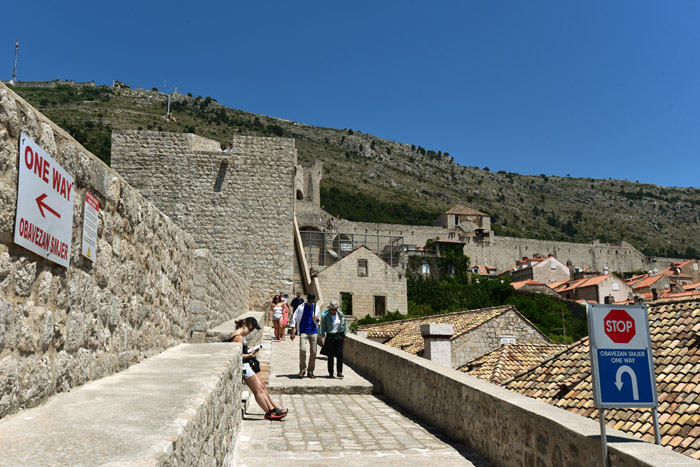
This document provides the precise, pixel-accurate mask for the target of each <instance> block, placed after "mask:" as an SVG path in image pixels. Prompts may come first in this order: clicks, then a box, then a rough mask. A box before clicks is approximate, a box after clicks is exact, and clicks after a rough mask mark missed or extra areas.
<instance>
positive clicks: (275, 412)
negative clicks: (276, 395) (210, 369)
mask: <svg viewBox="0 0 700 467" xmlns="http://www.w3.org/2000/svg"><path fill="white" fill-rule="evenodd" d="M254 329H260V325H258V321H257V320H256V319H255V318H253V317H248V318H245V319H239V320H238V321H236V330H235V331H234V332H233V334H231V337H230V339H231V340H232V341H233V342H239V343H241V344H242V345H243V352H242V355H241V357H242V358H243V381H245V384H247V385H248V387H249V388H250V390H251V392H252V393H253V396H254V397H255V401H256V402H257V403H258V405H259V406H260V408H261V409H263V410H264V411H265V420H282V419H283V418H284V417H286V416H287V412H288V410H287V409H282V408H280V406H279V405H277V404H275V403H274V402H273V400H272V398H271V397H270V393H268V392H267V388H266V387H265V383H263V382H262V380H261V379H260V378H258V375H257V374H255V371H254V370H253V365H254V363H253V360H254V359H255V354H256V353H258V350H259V349H255V350H251V349H248V342H247V341H246V336H248V334H250V333H251V332H253V330H254ZM255 361H257V359H255ZM258 365H259V364H258ZM258 371H259V370H258Z"/></svg>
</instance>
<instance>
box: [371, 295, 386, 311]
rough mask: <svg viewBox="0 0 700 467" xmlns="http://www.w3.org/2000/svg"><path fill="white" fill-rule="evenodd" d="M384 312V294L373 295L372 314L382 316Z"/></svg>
mask: <svg viewBox="0 0 700 467" xmlns="http://www.w3.org/2000/svg"><path fill="white" fill-rule="evenodd" d="M385 313H386V297H385V296H384V295H375V296H374V316H384V314H385Z"/></svg>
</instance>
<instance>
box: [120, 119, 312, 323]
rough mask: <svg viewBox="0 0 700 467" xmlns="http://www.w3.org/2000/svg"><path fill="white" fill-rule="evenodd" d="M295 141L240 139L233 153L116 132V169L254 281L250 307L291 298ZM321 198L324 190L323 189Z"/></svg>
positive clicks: (189, 141)
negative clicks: (280, 297)
mask: <svg viewBox="0 0 700 467" xmlns="http://www.w3.org/2000/svg"><path fill="white" fill-rule="evenodd" d="M295 165H296V149H295V146H294V140H292V139H286V138H256V137H249V136H235V137H234V138H233V152H220V151H219V145H218V143H217V142H216V141H211V140H207V139H204V138H201V137H197V136H195V135H191V134H180V133H158V132H150V131H117V132H114V133H113V134H112V167H113V168H114V169H115V170H116V171H117V172H118V173H119V174H120V175H122V176H123V177H124V178H125V179H126V180H128V181H129V183H131V184H132V185H133V186H134V187H136V188H137V189H138V190H139V192H140V193H142V194H143V195H144V196H145V197H146V198H147V199H149V200H152V202H153V203H154V204H155V205H156V206H157V207H158V208H159V209H162V210H163V211H164V212H165V213H167V214H168V215H169V216H170V217H171V218H172V220H173V221H174V222H175V223H176V224H177V225H179V226H180V227H182V228H183V229H185V230H186V231H187V232H189V233H190V234H191V235H192V236H193V237H194V241H195V243H196V244H197V245H200V246H205V247H206V248H208V249H209V250H211V252H212V254H214V255H215V256H216V257H217V258H219V259H220V260H221V261H223V262H224V263H225V264H226V265H227V266H228V267H229V268H231V269H232V270H234V271H238V272H239V274H240V275H241V276H245V277H251V278H255V281H254V282H251V283H250V289H249V304H250V309H252V310H256V311H261V310H267V309H268V308H269V304H270V301H271V298H272V296H273V295H274V294H276V293H278V292H279V291H280V290H282V291H285V292H287V293H288V294H291V293H292V288H293V285H292V277H293V270H294V261H295V258H296V256H295V252H294V244H293V225H294V223H293V218H294V178H295V177H296V176H297V173H296V171H295ZM316 192H318V188H316Z"/></svg>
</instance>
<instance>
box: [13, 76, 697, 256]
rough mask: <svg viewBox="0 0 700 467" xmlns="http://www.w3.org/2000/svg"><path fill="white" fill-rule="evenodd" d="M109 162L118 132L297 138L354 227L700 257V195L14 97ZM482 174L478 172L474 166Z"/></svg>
mask: <svg viewBox="0 0 700 467" xmlns="http://www.w3.org/2000/svg"><path fill="white" fill-rule="evenodd" d="M13 89H14V90H15V92H17V93H18V94H19V95H21V96H22V97H24V98H25V99H26V100H27V101H29V102H30V103H31V104H32V105H34V106H35V107H37V108H38V109H39V110H40V111H41V112H43V113H44V114H45V115H47V116H48V117H49V118H51V119H52V120H53V121H55V122H56V123H58V124H59V125H61V126H62V127H63V128H64V129H65V130H67V131H68V132H69V133H71V134H72V135H73V136H74V137H75V138H76V139H77V140H78V141H80V142H81V143H82V144H83V145H84V146H85V147H86V148H87V149H88V150H90V151H91V152H93V153H94V154H95V155H97V156H99V157H100V158H102V159H103V160H104V161H105V162H107V163H109V161H110V148H111V139H110V135H111V131H112V130H113V129H144V130H145V129H152V130H158V131H171V132H192V133H196V134H198V135H201V136H204V137H207V138H211V139H214V140H217V141H220V142H221V143H225V142H228V141H230V139H231V136H232V135H234V134H241V135H259V136H283V137H289V138H295V139H296V144H297V148H298V154H299V162H300V163H302V164H305V165H307V164H310V163H312V162H313V161H314V160H322V161H323V163H324V181H323V184H322V187H321V189H322V202H321V204H323V205H324V206H325V208H326V210H327V211H329V212H331V213H333V214H338V215H340V216H341V217H344V218H348V219H351V220H362V221H380V222H401V223H429V222H430V220H431V219H433V218H435V217H437V215H438V214H440V213H441V212H444V210H446V209H448V208H449V207H451V206H452V205H455V204H464V205H469V206H471V207H473V208H475V209H478V210H480V211H483V212H487V213H489V214H490V215H491V217H492V225H493V228H494V230H495V231H496V233H497V234H499V235H504V236H513V237H527V238H540V239H556V240H567V241H576V242H587V241H591V240H593V239H596V238H598V239H600V240H601V241H604V242H611V243H615V242H619V241H621V240H625V241H627V242H629V243H631V244H632V245H634V246H636V247H637V248H639V249H640V250H641V251H643V252H644V253H646V254H648V255H652V256H669V257H686V258H690V257H699V255H700V237H699V236H698V235H696V234H695V233H696V229H697V227H698V224H699V221H700V190H699V189H696V188H667V187H661V186H656V185H650V184H642V183H636V182H629V181H620V180H612V179H608V180H599V179H590V178H575V177H554V176H547V175H545V174H541V175H519V174H515V173H509V172H503V171H501V172H498V173H494V172H490V171H489V169H488V167H483V165H485V164H484V163H483V162H481V165H482V167H481V168H479V167H476V166H474V167H465V166H461V165H459V164H457V163H455V162H454V160H453V158H452V157H451V156H450V155H449V154H447V153H443V152H441V151H440V150H439V148H435V149H428V148H423V147H421V146H420V144H411V143H420V142H406V143H399V142H395V141H388V140H384V139H381V138H379V137H377V136H373V135H369V134H364V133H362V132H361V131H359V130H356V129H355V130H352V129H343V130H340V129H331V128H320V127H313V126H308V125H304V124H302V123H296V122H290V121H287V120H281V119H277V118H274V117H268V116H263V115H257V114H252V113H248V112H244V111H241V110H236V109H231V108H228V107H225V106H222V105H219V104H218V103H217V102H216V100H215V99H212V98H211V97H204V98H202V97H201V96H200V97H193V96H185V95H181V94H177V95H175V96H174V97H173V101H172V104H171V108H172V115H173V117H174V120H167V119H165V118H164V117H163V115H164V114H165V112H166V106H167V96H166V95H165V94H162V93H159V92H157V91H155V90H153V91H145V90H113V89H111V88H109V87H105V86H98V87H95V88H84V89H74V88H70V87H66V86H60V87H58V88H56V89H39V88H13ZM474 161H475V164H476V163H477V162H480V161H479V159H478V155H474Z"/></svg>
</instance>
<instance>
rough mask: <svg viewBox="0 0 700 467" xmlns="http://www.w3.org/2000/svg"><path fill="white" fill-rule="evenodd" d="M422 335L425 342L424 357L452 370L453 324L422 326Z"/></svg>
mask: <svg viewBox="0 0 700 467" xmlns="http://www.w3.org/2000/svg"><path fill="white" fill-rule="evenodd" d="M420 333H421V336H423V339H424V341H425V350H424V351H423V357H424V358H427V359H428V360H430V361H431V362H435V363H437V364H439V365H442V366H446V367H447V368H452V344H451V343H450V338H451V337H452V334H454V326H452V325H451V324H421V325H420Z"/></svg>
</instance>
